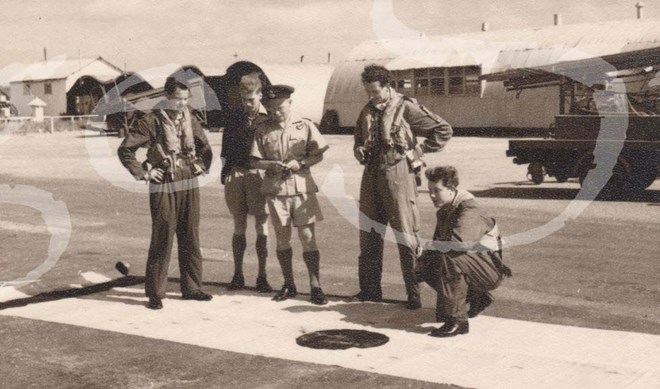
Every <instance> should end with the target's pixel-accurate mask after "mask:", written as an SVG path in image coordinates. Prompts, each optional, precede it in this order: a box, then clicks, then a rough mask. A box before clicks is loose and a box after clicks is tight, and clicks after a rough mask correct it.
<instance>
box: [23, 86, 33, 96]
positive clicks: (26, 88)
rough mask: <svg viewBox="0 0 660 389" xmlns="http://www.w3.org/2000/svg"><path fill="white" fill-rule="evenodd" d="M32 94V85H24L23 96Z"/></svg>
mask: <svg viewBox="0 0 660 389" xmlns="http://www.w3.org/2000/svg"><path fill="white" fill-rule="evenodd" d="M31 94H32V88H30V84H23V95H24V96H30V95H31Z"/></svg>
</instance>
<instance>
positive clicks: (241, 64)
mask: <svg viewBox="0 0 660 389" xmlns="http://www.w3.org/2000/svg"><path fill="white" fill-rule="evenodd" d="M252 73H256V74H257V76H259V81H261V86H262V87H264V88H265V87H267V86H270V85H271V83H270V80H269V79H268V77H267V76H266V73H264V71H263V70H262V69H261V68H260V67H259V66H257V65H256V64H254V63H252V62H249V61H238V62H235V63H233V64H231V65H230V66H229V67H228V68H227V72H226V74H225V77H226V83H227V85H229V86H237V85H239V83H240V82H241V78H243V76H246V75H248V74H252Z"/></svg>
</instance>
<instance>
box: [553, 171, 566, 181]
mask: <svg viewBox="0 0 660 389" xmlns="http://www.w3.org/2000/svg"><path fill="white" fill-rule="evenodd" d="M555 179H556V180H557V182H566V181H568V173H560V174H557V175H555Z"/></svg>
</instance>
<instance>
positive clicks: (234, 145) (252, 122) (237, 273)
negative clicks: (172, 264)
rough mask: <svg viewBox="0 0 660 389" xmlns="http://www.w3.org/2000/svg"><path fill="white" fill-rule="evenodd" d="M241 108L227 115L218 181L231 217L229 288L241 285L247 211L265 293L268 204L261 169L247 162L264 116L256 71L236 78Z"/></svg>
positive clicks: (259, 281)
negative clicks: (221, 186) (230, 277)
mask: <svg viewBox="0 0 660 389" xmlns="http://www.w3.org/2000/svg"><path fill="white" fill-rule="evenodd" d="M236 87H237V88H238V92H239V96H240V100H241V109H240V111H237V112H234V113H233V114H232V115H230V116H229V118H228V122H227V124H226V126H225V130H224V133H223V136H222V152H221V157H222V158H223V167H222V175H221V182H222V184H224V185H225V201H226V203H227V207H228V208H229V212H230V213H231V215H232V218H233V219H234V234H233V236H232V241H231V248H232V252H233V254H234V276H233V277H232V279H231V282H230V283H229V287H228V289H229V290H237V289H242V288H244V287H245V277H244V276H243V256H244V254H245V249H246V247H247V240H246V238H245V232H246V230H247V219H248V215H253V216H254V220H255V223H254V226H255V229H256V233H257V242H256V252H257V259H258V261H259V273H258V276H257V282H256V285H257V290H258V291H259V292H261V293H269V292H272V291H273V288H272V287H271V286H270V284H269V283H268V279H267V276H266V261H267V258H268V207H267V205H266V199H265V197H264V195H263V194H262V193H261V185H262V181H263V176H264V171H263V170H258V169H253V168H252V167H251V166H250V150H251V148H252V142H253V140H254V131H255V129H256V127H257V126H258V125H259V124H260V123H262V122H264V121H265V120H266V118H267V114H266V109H265V108H264V107H263V106H262V105H261V97H262V82H261V79H260V74H259V73H251V74H247V75H244V76H242V77H241V78H240V79H238V85H236Z"/></svg>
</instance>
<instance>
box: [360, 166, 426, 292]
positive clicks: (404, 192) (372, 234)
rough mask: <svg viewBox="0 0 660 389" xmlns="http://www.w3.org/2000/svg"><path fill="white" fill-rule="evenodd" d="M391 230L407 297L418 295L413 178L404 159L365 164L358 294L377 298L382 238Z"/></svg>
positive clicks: (361, 189) (415, 190)
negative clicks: (389, 163) (394, 162)
mask: <svg viewBox="0 0 660 389" xmlns="http://www.w3.org/2000/svg"><path fill="white" fill-rule="evenodd" d="M388 224H389V225H390V227H391V228H392V230H393V232H394V235H395V238H396V242H397V247H398V251H399V259H400V261H401V272H402V273H403V281H404V283H405V286H406V293H407V294H408V296H411V295H418V294H419V285H418V283H417V281H416V279H415V274H414V266H415V259H416V252H417V247H418V245H419V240H418V231H419V210H418V208H417V187H416V183H415V175H414V174H413V173H412V172H411V171H410V169H409V168H408V162H407V161H406V159H405V158H403V159H401V160H400V161H398V162H397V163H396V164H394V165H390V166H384V165H380V164H375V163H374V164H369V165H367V166H366V167H365V169H364V173H363V175H362V183H361V186H360V257H359V264H358V267H359V278H360V290H362V291H363V292H366V293H369V294H372V295H381V294H382V291H381V278H382V272H383V237H384V235H385V230H386V228H387V225H388Z"/></svg>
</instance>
